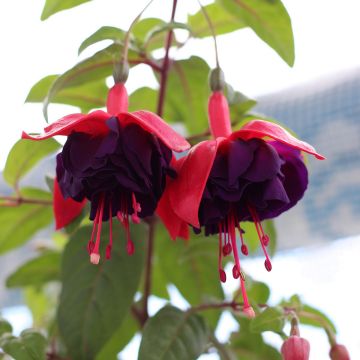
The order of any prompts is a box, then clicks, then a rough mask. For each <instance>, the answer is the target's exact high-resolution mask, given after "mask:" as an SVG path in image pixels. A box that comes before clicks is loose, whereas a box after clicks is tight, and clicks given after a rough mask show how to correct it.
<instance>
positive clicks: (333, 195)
mask: <svg viewBox="0 0 360 360" xmlns="http://www.w3.org/2000/svg"><path fill="white" fill-rule="evenodd" d="M256 110H257V111H258V112H261V113H264V114H266V115H267V116H270V117H274V118H276V119H277V120H279V121H280V122H281V123H282V124H284V125H285V126H288V127H289V128H291V129H292V130H294V131H295V132H296V133H297V134H298V136H299V137H300V138H301V139H303V140H305V141H307V142H309V143H310V144H312V145H313V146H314V147H315V148H316V149H317V150H318V152H320V153H321V154H323V155H325V156H326V158H327V159H326V160H325V161H318V160H315V159H313V157H310V156H309V157H308V159H309V171H310V186H309V189H308V190H307V192H306V193H305V198H304V199H303V200H302V201H301V203H300V204H299V205H298V206H297V207H295V208H294V209H292V210H290V211H289V212H288V213H286V214H283V215H282V216H281V217H280V218H279V219H278V220H277V224H278V225H279V226H278V227H277V229H278V234H279V243H280V246H281V247H293V246H296V245H300V244H301V245H306V244H309V243H313V242H315V241H316V242H319V241H329V240H334V239H339V238H342V237H346V236H350V235H357V234H360V221H359V219H360V69H356V70H352V71H349V72H347V73H345V74H341V75H340V74H339V75H337V76H333V77H331V78H327V79H323V80H319V81H317V82H314V83H310V84H306V85H302V86H299V87H296V88H293V89H290V90H286V91H282V92H279V93H276V94H271V95H268V96H264V97H263V98H261V99H259V105H258V106H257V108H256Z"/></svg>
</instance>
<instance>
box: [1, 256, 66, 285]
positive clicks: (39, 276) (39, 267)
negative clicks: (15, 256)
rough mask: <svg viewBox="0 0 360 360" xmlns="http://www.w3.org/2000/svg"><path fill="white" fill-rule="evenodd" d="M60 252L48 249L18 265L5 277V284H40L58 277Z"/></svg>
mask: <svg viewBox="0 0 360 360" xmlns="http://www.w3.org/2000/svg"><path fill="white" fill-rule="evenodd" d="M60 259H61V254H60V253H58V252H55V251H48V252H45V253H44V254H42V255H40V256H39V257H37V258H35V259H32V260H29V261H28V262H26V263H25V264H23V265H22V266H20V267H19V268H18V269H17V270H16V271H15V272H13V273H12V274H11V275H10V276H9V277H8V278H7V279H6V286H7V287H9V288H12V287H24V286H40V285H43V284H44V283H47V282H49V281H54V280H58V279H59V277H60Z"/></svg>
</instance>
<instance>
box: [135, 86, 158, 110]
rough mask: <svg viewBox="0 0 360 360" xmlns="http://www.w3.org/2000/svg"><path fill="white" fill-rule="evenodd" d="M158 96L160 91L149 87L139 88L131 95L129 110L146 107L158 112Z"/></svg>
mask: <svg viewBox="0 0 360 360" xmlns="http://www.w3.org/2000/svg"><path fill="white" fill-rule="evenodd" d="M157 98H158V92H157V91H156V90H154V89H151V88H148V87H142V88H140V89H137V90H135V91H134V92H133V93H132V94H131V95H130V101H129V111H136V110H139V109H146V110H148V111H152V112H156V103H157Z"/></svg>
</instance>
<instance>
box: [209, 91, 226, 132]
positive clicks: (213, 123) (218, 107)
mask: <svg viewBox="0 0 360 360" xmlns="http://www.w3.org/2000/svg"><path fill="white" fill-rule="evenodd" d="M208 113H209V126H210V130H211V134H212V135H213V137H214V138H217V137H221V136H223V137H228V136H230V134H231V122H230V111H229V105H228V102H227V100H226V97H225V96H224V94H223V93H222V92H221V91H216V92H214V93H212V94H211V96H210V98H209V103H208Z"/></svg>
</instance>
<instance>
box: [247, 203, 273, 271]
mask: <svg viewBox="0 0 360 360" xmlns="http://www.w3.org/2000/svg"><path fill="white" fill-rule="evenodd" d="M248 209H249V211H250V214H251V216H252V218H253V221H254V224H255V228H256V232H257V234H258V237H259V240H260V244H261V247H262V250H263V252H264V255H265V258H266V259H265V262H264V265H265V269H266V270H267V271H271V269H272V265H271V261H270V257H269V254H268V252H267V250H266V245H265V244H264V238H265V234H264V230H263V229H262V226H261V222H260V221H259V217H258V216H257V213H256V211H255V209H254V208H252V207H251V206H250V205H248ZM266 236H267V235H266ZM267 238H268V236H267Z"/></svg>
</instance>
